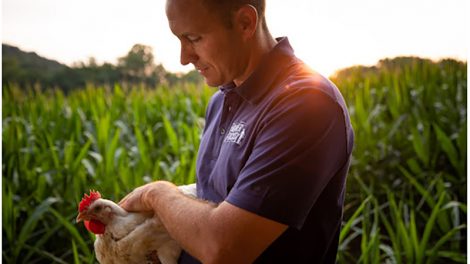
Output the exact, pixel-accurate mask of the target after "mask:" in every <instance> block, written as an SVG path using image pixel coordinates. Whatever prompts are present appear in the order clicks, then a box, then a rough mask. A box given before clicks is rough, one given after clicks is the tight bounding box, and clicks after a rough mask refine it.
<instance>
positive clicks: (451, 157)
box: [2, 58, 467, 264]
mask: <svg viewBox="0 0 470 264" xmlns="http://www.w3.org/2000/svg"><path fill="white" fill-rule="evenodd" d="M332 80H333V81H334V82H335V83H336V84H337V86H338V87H339V88H340V90H341V91H342V93H343V95H344V97H345V99H346V102H347V104H348V107H349V109H350V114H351V121H352V124H353V127H354V130H355V135H356V140H355V142H356V144H355V148H354V152H353V160H352V164H351V168H350V172H349V175H348V183H347V194H346V200H345V207H344V221H343V229H342V232H341V234H340V246H339V251H338V256H337V259H338V263H417V264H420V263H466V261H467V259H466V258H467V252H466V248H467V236H466V233H467V226H466V222H467V216H466V214H467V200H466V197H467V186H466V185H467V175H466V172H467V163H466V160H467V152H466V151H467V112H466V109H467V64H466V63H462V62H458V61H454V60H442V61H439V62H432V61H430V60H425V59H418V58H396V59H393V60H382V61H380V62H379V64H378V65H377V66H376V67H370V68H365V67H353V68H349V69H347V70H343V71H341V72H338V73H337V74H336V76H334V77H332ZM215 91H216V90H215V89H214V88H209V87H196V86H193V85H182V86H180V87H164V86H161V87H157V88H152V89H150V88H146V87H132V88H129V87H121V86H119V85H116V86H114V87H93V85H89V86H87V87H85V88H83V89H80V90H74V91H73V92H71V93H69V94H67V95H65V94H63V93H62V92H61V91H60V90H58V89H52V90H45V91H41V90H40V89H29V90H26V89H22V88H21V87H18V86H16V85H14V84H8V85H7V84H4V85H3V87H2V181H3V182H2V221H3V222H2V231H3V232H2V241H3V248H2V249H3V250H2V251H3V252H2V259H3V262H4V263H95V258H94V255H93V244H92V243H93V239H94V237H93V235H92V234H91V233H89V232H87V231H86V230H85V228H84V227H83V225H80V224H76V223H75V217H76V215H77V205H78V203H79V201H80V199H81V197H82V195H83V193H84V192H87V191H88V190H89V189H96V190H99V191H100V192H101V193H102V194H103V195H104V196H105V197H106V198H108V199H111V200H115V201H119V200H120V199H121V198H122V197H123V196H124V195H125V194H127V193H128V192H130V191H131V190H132V189H134V188H135V187H137V186H139V185H142V184H144V183H147V182H150V181H153V180H157V179H165V180H171V181H173V182H174V183H175V184H183V183H189V182H194V179H195V159H196V154H197V149H198V146H199V140H200V135H201V132H202V128H203V126H204V113H205V107H206V106H207V103H208V100H209V99H210V97H211V95H212V94H213V93H214V92H215Z"/></svg>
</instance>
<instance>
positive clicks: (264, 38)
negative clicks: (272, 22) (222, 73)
mask: <svg viewBox="0 0 470 264" xmlns="http://www.w3.org/2000/svg"><path fill="white" fill-rule="evenodd" d="M253 41H254V44H253V45H252V48H251V49H250V50H249V51H248V52H249V56H248V59H247V64H246V65H247V67H245V71H244V72H243V73H242V74H241V75H240V77H238V78H236V79H235V80H233V82H234V83H235V85H236V86H240V85H241V84H242V83H243V82H244V81H245V80H246V79H248V77H250V75H251V74H252V73H253V72H254V71H255V69H256V68H257V67H258V65H259V64H260V62H261V60H262V58H263V57H264V55H266V54H267V53H269V52H270V51H271V50H272V49H273V48H274V46H276V44H277V41H276V40H275V39H274V38H273V37H272V36H271V34H270V33H269V32H266V31H264V30H260V32H259V33H258V36H256V38H255V39H254V40H253Z"/></svg>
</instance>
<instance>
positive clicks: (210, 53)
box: [166, 0, 246, 86]
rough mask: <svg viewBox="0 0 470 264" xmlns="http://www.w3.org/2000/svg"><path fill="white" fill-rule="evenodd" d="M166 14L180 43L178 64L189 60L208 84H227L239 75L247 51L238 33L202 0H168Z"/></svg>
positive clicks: (187, 62)
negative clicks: (244, 49)
mask: <svg viewBox="0 0 470 264" xmlns="http://www.w3.org/2000/svg"><path fill="white" fill-rule="evenodd" d="M166 13H167V17H168V22H169V25H170V29H171V31H172V32H173V34H175V36H177V37H178V39H179V40H180V42H181V58H180V60H181V64H183V65H187V64H189V63H192V64H193V65H194V66H195V68H196V69H197V70H198V71H199V73H201V74H202V75H203V76H204V78H205V80H206V82H207V84H208V85H210V86H220V85H223V84H227V83H229V82H231V81H233V80H235V79H237V77H239V76H240V75H241V74H242V72H243V67H244V66H243V65H244V58H243V56H242V54H246V53H244V52H243V45H242V40H241V36H240V34H239V33H237V31H236V30H234V29H230V28H228V27H227V26H226V25H224V24H223V22H222V20H221V18H220V17H219V15H218V14H214V13H213V12H212V13H211V12H210V10H208V8H207V7H206V6H204V5H203V3H202V0H167V7H166Z"/></svg>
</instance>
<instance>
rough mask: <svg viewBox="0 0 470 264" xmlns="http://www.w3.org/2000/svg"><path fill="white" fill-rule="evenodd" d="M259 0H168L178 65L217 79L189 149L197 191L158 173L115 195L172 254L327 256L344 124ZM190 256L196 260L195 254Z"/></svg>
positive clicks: (334, 93)
mask: <svg viewBox="0 0 470 264" xmlns="http://www.w3.org/2000/svg"><path fill="white" fill-rule="evenodd" d="M264 9H265V7H264V1H262V0H257V1H256V0H233V1H220V0H167V7H166V12H167V17H168V21H169V25H170V28H171V30H172V32H173V33H174V34H175V35H176V36H177V37H178V38H179V40H180V42H181V63H182V64H184V65H186V64H189V63H192V64H193V65H194V66H195V67H196V69H197V70H198V71H199V72H200V73H201V74H202V75H203V76H204V78H205V80H206V82H207V83H208V84H209V85H211V86H220V91H218V92H217V93H216V94H215V95H214V96H213V97H212V99H211V101H210V103H209V106H208V108H207V113H206V126H205V128H204V133H203V137H202V140H201V145H200V149H199V153H198V159H197V193H198V198H200V200H199V199H191V198H188V197H185V196H183V195H182V194H181V193H180V192H179V191H178V190H177V189H176V187H175V186H174V185H173V184H171V183H169V182H165V181H156V182H153V183H150V184H147V185H144V186H142V187H139V188H137V189H135V190H134V191H133V192H132V193H130V194H129V195H128V196H126V198H124V199H123V200H122V201H121V206H122V207H124V208H125V209H126V210H130V211H145V210H153V211H155V213H156V214H157V215H158V216H159V218H160V219H161V221H162V222H163V224H164V225H165V227H166V228H167V230H168V232H169V233H170V235H171V236H172V237H173V238H174V239H176V240H177V241H178V242H179V243H180V245H181V246H182V247H183V249H184V252H183V253H182V255H181V257H180V260H179V261H180V263H198V261H200V262H203V263H252V262H256V263H334V262H335V259H336V252H337V247H338V237H339V231H340V224H341V217H342V205H343V199H344V192H345V179H346V173H347V170H348V167H349V159H350V155H351V150H352V144H353V132H352V129H351V125H350V121H349V116H348V113H347V110H346V106H345V104H344V101H343V98H342V96H341V95H340V93H339V91H338V90H337V88H336V87H335V86H334V85H333V84H332V83H331V82H329V81H328V80H327V79H325V78H323V77H322V76H320V75H318V74H317V73H315V72H313V71H311V70H309V69H308V67H307V66H305V65H304V64H303V63H302V62H301V61H300V60H299V59H297V58H296V57H295V56H294V54H293V50H292V48H291V47H290V45H289V42H288V40H287V38H280V39H273V38H272V37H271V35H270V33H269V31H268V28H267V25H266V21H265V18H264ZM197 260H198V261H197Z"/></svg>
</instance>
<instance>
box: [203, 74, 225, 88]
mask: <svg viewBox="0 0 470 264" xmlns="http://www.w3.org/2000/svg"><path fill="white" fill-rule="evenodd" d="M204 81H205V82H206V84H207V85H209V86H212V87H219V86H221V85H223V83H222V82H220V81H218V80H213V79H210V78H207V77H205V76H204Z"/></svg>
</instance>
